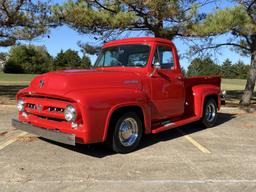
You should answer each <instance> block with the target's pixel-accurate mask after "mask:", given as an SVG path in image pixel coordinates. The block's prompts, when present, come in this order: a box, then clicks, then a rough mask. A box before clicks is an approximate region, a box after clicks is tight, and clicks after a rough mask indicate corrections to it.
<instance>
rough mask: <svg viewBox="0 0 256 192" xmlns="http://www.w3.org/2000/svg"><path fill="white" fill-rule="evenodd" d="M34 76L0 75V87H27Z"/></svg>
mask: <svg viewBox="0 0 256 192" xmlns="http://www.w3.org/2000/svg"><path fill="white" fill-rule="evenodd" d="M35 76H36V75H35V74H6V73H0V85H28V83H29V82H30V81H31V79H32V78H33V77H35Z"/></svg>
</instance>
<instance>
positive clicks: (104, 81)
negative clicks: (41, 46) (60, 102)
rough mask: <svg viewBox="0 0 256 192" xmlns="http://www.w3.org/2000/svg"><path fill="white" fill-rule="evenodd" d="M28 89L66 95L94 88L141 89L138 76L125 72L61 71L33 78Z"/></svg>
mask: <svg viewBox="0 0 256 192" xmlns="http://www.w3.org/2000/svg"><path fill="white" fill-rule="evenodd" d="M29 87H30V89H31V90H32V91H33V92H37V93H47V92H49V93H54V91H55V92H56V93H59V94H66V93H68V92H71V91H76V90H84V89H95V88H100V89H103V88H131V89H141V88H142V84H141V80H140V77H139V75H138V74H136V73H134V72H127V71H103V70H102V71H100V70H63V71H56V72H49V73H46V74H43V75H39V76H37V77H35V78H34V79H33V80H32V81H31V83H30V85H29Z"/></svg>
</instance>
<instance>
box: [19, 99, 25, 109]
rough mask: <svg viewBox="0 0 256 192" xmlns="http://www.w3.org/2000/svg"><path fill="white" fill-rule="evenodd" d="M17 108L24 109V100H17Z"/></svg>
mask: <svg viewBox="0 0 256 192" xmlns="http://www.w3.org/2000/svg"><path fill="white" fill-rule="evenodd" d="M17 109H18V111H24V101H23V100H22V99H19V100H18V102H17Z"/></svg>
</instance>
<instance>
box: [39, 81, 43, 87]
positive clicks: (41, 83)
mask: <svg viewBox="0 0 256 192" xmlns="http://www.w3.org/2000/svg"><path fill="white" fill-rule="evenodd" d="M43 86H44V80H40V82H39V87H40V88H42V87H43Z"/></svg>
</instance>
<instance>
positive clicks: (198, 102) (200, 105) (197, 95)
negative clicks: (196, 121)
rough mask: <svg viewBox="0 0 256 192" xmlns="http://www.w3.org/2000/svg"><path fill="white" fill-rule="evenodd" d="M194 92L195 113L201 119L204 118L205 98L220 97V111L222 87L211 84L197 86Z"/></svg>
mask: <svg viewBox="0 0 256 192" xmlns="http://www.w3.org/2000/svg"><path fill="white" fill-rule="evenodd" d="M192 92H193V96H194V109H195V110H194V111H195V115H196V116H198V117H200V118H201V117H202V116H203V109H204V102H205V98H206V97H207V96H210V95H214V96H217V97H218V103H217V105H218V109H220V96H219V95H220V87H218V86H215V85H211V84H204V85H196V86H194V87H192Z"/></svg>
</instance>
